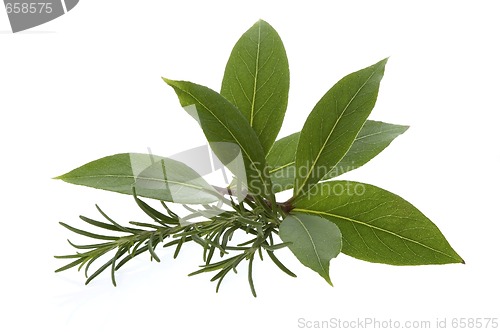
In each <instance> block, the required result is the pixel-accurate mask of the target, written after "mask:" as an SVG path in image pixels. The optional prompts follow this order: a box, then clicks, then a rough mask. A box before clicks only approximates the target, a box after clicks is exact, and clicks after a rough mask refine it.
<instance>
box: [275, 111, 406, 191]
mask: <svg viewBox="0 0 500 332" xmlns="http://www.w3.org/2000/svg"><path fill="white" fill-rule="evenodd" d="M407 129H408V126H401V125H395V124H390V123H384V122H380V121H372V120H367V121H366V122H365V124H364V125H363V128H361V131H360V132H359V134H358V136H357V137H356V139H355V140H354V143H353V144H352V146H351V147H350V149H349V151H347V153H346V155H345V156H344V157H343V158H342V160H340V162H339V163H338V164H337V165H335V166H334V167H333V168H332V169H330V171H329V172H328V173H327V174H326V175H325V176H324V177H323V178H322V179H321V180H322V181H324V180H328V179H332V178H334V177H337V176H339V175H341V174H344V173H347V172H349V171H352V170H354V169H356V168H359V167H361V166H363V165H364V164H366V163H367V162H369V161H370V160H371V159H373V158H374V157H375V156H377V155H378V154H379V153H380V152H382V151H383V150H384V149H385V148H386V147H387V146H389V144H390V143H391V142H392V141H393V140H394V139H395V138H396V137H398V136H399V135H401V134H403V133H404V132H405V131H406V130H407ZM299 137H300V132H297V133H293V134H291V135H289V136H287V137H284V138H282V139H279V140H277V141H276V142H275V143H274V145H273V147H272V148H271V150H270V151H269V153H268V155H267V162H268V164H269V167H270V171H269V174H270V175H271V181H272V183H273V189H274V192H280V191H283V190H288V189H291V188H293V185H294V180H295V152H296V150H297V145H298V142H299Z"/></svg>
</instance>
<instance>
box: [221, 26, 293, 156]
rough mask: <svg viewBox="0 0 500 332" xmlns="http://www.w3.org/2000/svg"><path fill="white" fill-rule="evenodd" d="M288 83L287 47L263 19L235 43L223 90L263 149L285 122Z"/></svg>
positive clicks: (270, 142)
mask: <svg viewBox="0 0 500 332" xmlns="http://www.w3.org/2000/svg"><path fill="white" fill-rule="evenodd" d="M289 86H290V72H289V69H288V59H287V56H286V52H285V47H284V46H283V43H282V41H281V39H280V37H279V35H278V33H277V32H276V30H274V29H273V27H272V26H271V25H269V24H268V23H267V22H265V21H262V20H260V21H258V22H257V23H255V24H254V25H253V26H252V27H251V28H250V29H249V30H248V31H247V32H245V33H244V34H243V35H242V36H241V38H240V39H239V40H238V42H237V43H236V45H235V46H234V48H233V51H232V52H231V56H230V57H229V61H228V63H227V66H226V70H225V72H224V79H223V80H222V88H221V94H222V95H223V96H224V97H226V99H227V100H229V101H230V102H231V103H233V105H235V106H236V107H237V108H238V109H239V110H240V111H241V112H242V114H243V115H244V116H245V118H246V119H247V120H248V122H249V123H250V126H251V127H252V128H253V129H254V130H255V132H256V133H257V137H258V138H259V140H260V142H261V144H262V147H263V148H264V152H267V151H269V149H270V148H271V146H272V144H273V142H274V140H275V139H276V136H277V135H278V132H279V130H280V128H281V124H282V123H283V118H284V116H285V111H286V107H287V103H288V90H289Z"/></svg>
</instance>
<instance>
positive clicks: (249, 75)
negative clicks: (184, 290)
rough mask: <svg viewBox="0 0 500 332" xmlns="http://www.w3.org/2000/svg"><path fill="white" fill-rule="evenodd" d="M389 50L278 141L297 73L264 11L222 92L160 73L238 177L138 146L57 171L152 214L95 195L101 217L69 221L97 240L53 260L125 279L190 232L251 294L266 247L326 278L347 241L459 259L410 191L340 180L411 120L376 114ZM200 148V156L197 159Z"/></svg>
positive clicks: (396, 257)
mask: <svg viewBox="0 0 500 332" xmlns="http://www.w3.org/2000/svg"><path fill="white" fill-rule="evenodd" d="M386 62H387V59H384V60H382V61H380V62H377V63H376V64H374V65H372V66H369V67H367V68H364V69H362V70H359V71H357V72H354V73H352V74H349V75H347V76H345V77H344V78H342V79H341V80H340V81H339V82H338V83H336V84H335V85H334V86H333V87H332V88H331V89H330V90H328V91H327V92H326V94H325V95H324V96H323V97H322V98H321V100H320V101H319V102H318V103H317V104H316V106H315V107H314V109H313V110H312V111H311V113H310V115H309V117H308V118H307V120H306V122H305V124H304V126H303V128H302V130H301V131H300V132H297V133H294V134H291V135H289V136H286V137H284V138H281V139H279V140H276V138H277V136H278V133H279V131H280V129H281V125H282V122H283V119H284V116H285V111H286V108H287V102H288V90H289V80H290V75H289V68H288V60H287V56H286V52H285V48H284V46H283V43H282V41H281V39H280V37H279V35H278V33H277V32H276V31H275V30H274V29H273V28H272V27H271V26H270V25H269V24H268V23H266V22H264V21H262V20H261V21H258V22H257V23H256V24H255V25H254V26H252V27H251V28H250V29H249V30H248V31H247V32H245V33H244V34H243V36H242V37H241V38H240V39H239V40H238V42H237V43H236V45H235V47H234V48H233V51H232V53H231V55H230V58H229V61H228V63H227V66H226V70H225V73H224V78H223V82H222V88H221V92H220V93H218V92H216V91H213V90H211V89H209V88H207V87H205V86H202V85H198V84H194V83H191V82H186V81H174V80H170V79H164V81H165V82H166V83H167V84H168V85H169V86H171V87H172V88H173V89H174V91H175V93H176V94H177V96H178V98H179V101H180V104H181V105H182V106H183V107H184V109H185V110H186V111H187V112H188V113H189V114H190V115H191V116H192V117H193V118H194V119H195V120H196V121H197V122H198V123H199V125H200V126H201V128H202V130H203V132H204V134H205V136H206V138H207V141H208V144H209V145H210V148H211V151H210V152H208V153H212V154H213V157H214V159H216V160H217V161H218V162H219V163H220V164H221V165H222V167H223V168H224V169H226V170H227V171H229V172H230V173H231V174H232V179H231V181H228V183H227V185H225V186H214V185H211V184H209V183H208V181H207V180H206V179H205V178H204V177H203V176H202V174H201V173H200V172H199V171H198V170H195V169H193V167H190V166H188V163H186V162H182V161H179V160H175V158H165V157H159V156H154V155H151V154H138V153H124V154H117V155H113V156H108V157H104V158H102V159H98V160H95V161H92V162H90V163H88V164H86V165H83V166H81V167H79V168H76V169H74V170H73V171H70V172H69V173H67V174H64V175H62V176H59V177H57V179H61V180H63V181H66V182H68V183H72V184H77V185H83V186H88V187H93V188H98V189H104V190H109V191H113V192H118V193H122V194H127V195H131V197H132V198H133V200H134V201H135V203H136V204H137V206H138V208H140V209H141V210H142V211H143V212H144V214H145V216H146V217H147V219H148V220H147V222H129V223H128V224H126V225H124V224H121V223H119V222H117V221H115V220H113V219H112V218H111V217H110V216H108V214H106V213H105V212H104V211H103V210H102V209H100V208H99V207H98V206H97V210H98V212H99V213H100V214H101V216H102V219H101V220H94V219H91V218H87V217H84V216H81V217H80V218H81V220H82V221H83V222H85V223H87V224H89V225H91V226H93V227H95V228H96V229H100V231H92V232H90V231H87V230H83V229H80V228H75V227H73V226H70V225H68V224H65V223H61V225H63V226H64V227H66V228H67V229H69V230H70V231H72V232H74V233H77V234H79V235H83V236H85V237H88V238H90V239H94V240H93V242H95V243H93V244H86V245H79V244H74V243H72V242H69V243H70V245H71V246H73V247H74V248H76V249H77V250H78V251H77V252H76V253H75V254H71V255H65V256H56V258H59V259H67V260H70V263H69V264H67V265H64V266H63V267H61V268H60V269H58V270H57V272H59V271H63V270H66V269H69V268H72V267H78V269H83V270H84V272H85V275H86V277H87V283H89V282H90V281H91V280H92V279H94V278H95V277H96V276H98V275H99V274H101V273H102V272H103V271H105V270H107V269H109V271H110V272H111V278H112V282H113V284H115V285H116V279H115V272H116V271H117V270H119V269H120V268H121V267H122V266H123V265H125V264H126V263H127V262H129V261H130V260H131V259H133V258H134V257H136V256H138V255H140V254H143V253H146V254H148V255H149V256H150V257H151V259H152V260H155V261H158V262H159V261H160V259H159V257H158V255H157V253H156V251H157V250H158V247H159V246H160V247H173V248H175V249H174V255H173V256H174V258H176V257H177V256H178V255H179V252H180V251H181V249H182V247H183V246H184V245H187V244H190V243H192V244H195V245H199V246H200V247H201V249H202V255H201V259H202V261H203V264H202V265H201V266H200V267H199V269H198V270H196V271H194V272H193V273H191V274H190V275H196V274H200V273H205V272H209V273H213V278H212V279H211V280H212V281H217V290H218V289H219V286H220V284H221V282H222V280H223V279H224V278H225V277H226V276H227V275H228V274H229V273H230V272H231V271H234V272H236V270H237V268H238V266H239V264H240V263H244V264H247V267H248V281H249V285H250V289H251V291H252V293H253V295H254V296H256V292H255V287H254V283H253V279H252V273H253V264H254V261H255V260H256V258H259V259H261V260H262V259H264V257H266V256H267V257H269V259H270V260H271V261H272V262H274V263H275V264H276V266H277V267H278V268H280V269H281V270H282V271H283V272H285V273H286V274H288V275H290V276H293V277H295V274H294V273H293V272H291V271H290V270H289V269H288V268H287V267H286V266H285V265H284V264H283V263H282V262H281V261H280V260H279V259H278V257H277V255H276V253H277V252H278V251H279V250H286V248H288V249H289V250H291V251H292V253H293V254H294V255H295V256H296V257H297V259H298V260H299V261H300V262H301V263H302V264H303V265H305V266H307V267H309V268H311V269H312V270H314V271H316V272H317V273H318V274H319V275H320V276H321V277H323V278H324V279H325V280H326V281H327V282H328V283H329V284H332V282H331V279H330V274H329V264H330V260H331V259H332V258H335V257H336V256H337V255H338V254H339V253H340V252H343V253H344V254H346V255H350V256H352V257H355V258H358V259H361V260H365V261H368V262H374V263H384V264H391V265H425V264H449V263H463V260H462V258H461V257H460V256H459V255H458V254H457V253H456V252H455V251H454V250H453V249H452V247H451V246H450V245H449V243H448V242H447V240H446V239H445V237H444V236H443V234H442V233H441V232H440V230H439V229H438V228H437V227H436V226H435V225H434V224H433V223H432V222H431V221H430V220H429V219H428V218H427V217H426V216H425V215H424V214H422V213H421V212H420V211H419V210H417V209H416V208H415V207H414V206H413V205H411V204H410V203H408V202H407V201H405V200H404V199H402V198H401V197H399V196H397V195H395V194H393V193H390V192H388V191H386V190H383V189H381V188H378V187H375V186H372V185H369V184H364V183H358V182H352V181H344V180H342V181H340V180H335V178H336V177H338V176H339V175H341V174H343V173H346V172H348V171H350V170H353V169H356V168H358V167H360V166H362V165H364V164H365V163H367V162H368V161H370V160H371V159H372V158H373V157H375V156H376V155H378V154H379V153H380V152H381V151H383V150H384V149H385V148H386V147H387V146H388V145H389V144H390V143H391V142H392V141H393V140H394V139H395V138H396V137H397V136H399V135H401V134H403V133H404V132H405V131H406V130H407V129H408V127H407V126H401V125H394V124H389V123H384V122H378V121H373V120H368V116H369V115H370V113H371V111H372V109H373V107H374V106H375V102H376V99H377V95H378V90H379V85H380V81H381V80H382V77H383V75H384V69H385V65H386ZM203 151H204V150H203ZM203 151H202V150H197V152H196V153H195V156H198V157H200V158H201V155H202V154H204V153H205V152H206V151H204V152H203ZM200 160H201V159H200ZM224 174H225V173H224ZM285 190H290V191H291V197H290V198H289V199H288V200H287V201H285V202H277V200H276V196H275V195H276V194H277V193H279V192H282V191H285ZM144 198H146V199H150V200H151V201H146V200H145V199H144ZM153 203H154V204H156V206H153V205H154V204H153ZM181 210H182V212H183V213H182V214H181V213H180V211H181ZM97 262H99V264H97ZM94 265H97V266H98V267H97V268H96V269H92V267H93V266H94Z"/></svg>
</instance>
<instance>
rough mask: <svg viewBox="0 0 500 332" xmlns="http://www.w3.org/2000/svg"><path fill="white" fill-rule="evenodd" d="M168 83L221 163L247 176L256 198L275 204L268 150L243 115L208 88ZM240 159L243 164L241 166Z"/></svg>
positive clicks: (238, 173) (184, 82) (237, 173)
mask: <svg viewBox="0 0 500 332" xmlns="http://www.w3.org/2000/svg"><path fill="white" fill-rule="evenodd" d="M164 80H165V82H166V83H167V84H168V85H170V86H171V87H172V88H173V89H174V90H175V92H176V93H177V96H178V98H179V101H180V103H181V105H182V106H183V107H184V109H185V110H186V111H187V112H188V113H189V114H190V115H191V116H193V117H194V118H195V119H196V120H197V121H198V123H199V124H200V126H201V128H202V129H203V132H204V133H205V137H206V138H207V140H208V142H209V144H210V146H211V148H212V150H213V151H214V153H215V154H216V155H217V157H218V158H219V159H220V161H221V162H222V163H223V164H224V165H226V166H227V167H228V168H229V169H230V170H231V171H232V172H233V173H234V174H235V175H236V176H241V174H244V175H245V177H246V179H239V180H240V181H244V180H246V184H247V187H248V190H249V191H250V192H251V193H252V194H253V195H255V196H260V197H263V198H267V199H268V200H269V201H274V196H272V192H271V180H270V179H269V174H268V170H267V167H266V160H265V154H264V150H263V149H262V145H261V144H260V142H259V139H258V138H257V135H256V134H255V131H254V130H253V129H252V128H251V127H250V125H249V123H248V122H247V120H246V119H245V118H244V117H243V115H242V114H241V112H239V110H238V109H237V108H236V107H235V106H234V105H233V104H231V103H230V102H229V101H228V100H227V99H226V98H224V97H223V96H221V95H220V94H219V93H217V92H215V91H213V90H211V89H209V88H207V87H205V86H202V85H198V84H195V83H191V82H186V81H173V80H169V79H165V78H164ZM239 155H241V158H242V163H239V162H237V160H238V156H239ZM235 160H236V162H235ZM242 164H243V165H242ZM242 168H244V169H242Z"/></svg>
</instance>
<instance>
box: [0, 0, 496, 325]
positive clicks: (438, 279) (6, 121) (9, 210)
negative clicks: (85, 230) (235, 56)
mask: <svg viewBox="0 0 500 332" xmlns="http://www.w3.org/2000/svg"><path fill="white" fill-rule="evenodd" d="M499 13H500V6H499V5H498V4H496V2H494V1H490V2H488V1H468V2H463V1H452V2H447V1H441V2H439V4H436V3H434V2H426V1H414V2H406V1H405V2H404V4H402V1H394V2H389V1H349V2H347V1H343V2H340V1H308V2H300V3H299V2H293V3H291V2H285V1H283V2H279V3H278V2H271V1H256V0H253V1H240V2H237V1H227V2H221V1H196V2H195V1H175V2H174V1H123V0H121V1H116V0H115V1H91V0H82V1H81V2H80V3H79V4H78V5H77V6H76V7H75V8H74V9H73V10H72V11H70V12H69V13H68V14H66V15H65V16H63V17H61V18H59V19H57V20H54V21H53V22H50V23H47V24H45V25H43V26H39V27H36V28H34V29H31V30H29V31H27V32H24V33H18V34H12V33H11V32H9V30H10V27H9V24H8V19H7V15H6V14H5V11H3V10H0V114H1V120H0V148H1V160H2V162H1V163H0V171H1V174H2V186H1V190H0V192H1V194H0V195H1V203H0V204H1V209H0V211H1V212H0V225H1V227H0V230H1V241H0V259H1V273H0V299H1V303H2V304H3V309H2V310H1V311H0V326H1V327H0V329H1V330H3V331H28V330H29V331H38V330H45V331H48V330H50V331H89V330H92V331H105V330H111V329H116V330H123V331H132V330H138V329H140V330H142V331H146V330H152V329H154V330H156V331H167V330H177V331H184V330H186V329H188V328H189V329H190V330H198V329H203V330H208V331H212V330H218V331H258V330H260V331H294V330H299V327H298V319H299V318H305V319H306V320H329V319H330V318H340V319H345V320H348V319H357V318H362V319H363V318H365V317H372V318H376V319H379V320H388V319H392V320H393V321H394V320H398V321H405V320H411V321H413V320H417V321H420V320H429V321H431V322H432V324H435V321H436V319H438V318H440V319H444V318H446V319H447V320H448V327H451V319H452V318H454V317H458V318H459V317H471V318H483V317H500V313H499V311H498V308H500V303H499V302H500V301H499V298H498V296H499V294H500V292H499V291H500V287H499V282H498V280H499V278H498V277H499V272H498V261H499V260H498V253H499V241H498V237H499V230H500V227H499V222H500V220H499V219H500V218H499V213H498V206H499V198H500V197H499V195H498V185H499V184H500V183H499V176H498V169H499V166H500V151H499V149H498V143H499V141H500V140H499V138H498V129H497V127H498V120H499V116H498V114H499V111H500V109H499V108H500V107H499V98H498V96H499V93H500V83H499V79H498V78H499V77H500V66H499V64H498V59H500V51H499V49H498V47H497V46H498V35H499V32H500V20H499V19H498V17H499ZM259 18H262V19H265V20H266V21H268V22H269V23H271V24H272V25H273V26H274V28H275V29H277V30H278V32H279V33H280V35H281V37H282V39H283V42H284V43H285V47H286V49H287V53H288V56H289V61H290V70H291V89H290V101H289V109H288V113H287V116H286V120H285V123H284V126H283V130H282V132H281V134H280V136H284V135H287V134H290V133H292V132H294V131H296V130H299V129H300V128H301V126H302V124H303V122H304V120H305V118H306V117H307V114H308V112H309V111H310V110H311V109H312V107H313V106H314V104H315V103H316V101H317V100H318V99H319V98H320V97H321V96H322V95H323V93H324V92H326V91H327V90H328V89H329V88H330V87H331V85H333V84H334V83H335V82H336V81H337V80H338V79H340V78H341V77H342V76H344V75H346V74H348V73H350V72H352V71H355V70H358V69H361V68H364V67H366V66H369V65H371V64H373V63H375V62H377V61H379V60H380V59H382V58H384V57H387V56H390V57H391V58H390V61H389V63H388V66H387V70H386V74H385V77H384V79H383V81H382V86H381V90H380V94H379V101H378V103H377V105H376V107H375V109H374V111H373V113H372V116H371V118H372V119H376V120H381V121H386V122H392V123H398V124H408V125H410V126H411V128H410V130H409V131H408V132H407V133H406V134H404V135H403V136H402V137H400V138H398V139H397V140H396V141H395V142H394V143H393V144H392V145H391V146H390V147H389V148H388V149H387V150H386V151H384V152H383V153H382V154H381V155H380V156H378V157H377V158H376V159H375V160H373V161H372V162H370V164H368V165H366V166H365V167H363V168H362V169H360V170H357V171H353V172H351V173H349V174H347V175H346V176H345V178H348V179H352V180H357V181H364V182H367V183H371V184H374V185H377V186H380V187H383V188H385V189H388V190H390V191H392V192H395V193H397V194H399V195H401V196H402V197H404V198H405V199H407V200H408V201H410V202H412V203H413V204H414V205H415V206H417V207H418V208H419V209H420V210H421V211H423V212H424V213H425V214H426V215H427V216H428V217H429V218H430V219H432V220H433V221H434V222H435V223H436V224H437V225H438V227H439V228H440V229H441V230H442V232H443V233H444V234H445V236H446V237H447V238H448V240H449V242H450V243H451V244H452V246H453V247H454V248H455V249H456V251H457V252H458V253H459V254H460V255H461V256H462V257H463V258H464V259H465V260H466V262H467V264H466V265H446V266H424V267H392V266H386V265H378V264H370V263H366V262H362V261H357V260H354V259H352V258H350V257H347V256H344V255H341V257H339V258H337V259H336V260H334V261H332V265H331V276H332V280H333V282H334V285H335V287H333V288H331V287H329V286H328V285H327V284H326V283H325V282H324V281H323V280H322V279H321V278H320V277H318V276H317V275H315V274H314V273H313V272H312V271H310V270H308V269H307V268H305V267H303V266H301V265H300V264H299V263H298V262H297V261H296V260H295V259H294V257H292V256H291V255H290V254H288V253H286V252H285V251H283V252H281V253H279V257H282V258H283V261H284V262H286V264H287V265H288V266H289V267H290V268H291V269H292V270H293V271H294V272H296V274H297V275H298V278H296V279H294V278H290V277H288V276H286V275H285V274H283V273H282V272H281V271H279V270H278V269H277V268H276V267H275V266H274V265H273V264H272V263H270V261H269V260H266V261H264V262H260V261H259V262H257V264H256V265H255V282H256V286H257V292H258V297H257V299H254V298H253V297H252V296H251V293H250V291H249V288H248V285H247V281H246V273H245V270H244V269H242V270H241V271H240V273H239V274H238V275H236V276H234V275H231V276H230V277H228V278H227V279H226V281H225V283H224V284H223V285H222V288H221V291H220V292H219V294H216V293H215V287H214V286H215V285H214V284H213V283H210V282H209V279H210V277H209V276H208V275H204V276H196V277H187V274H188V273H189V272H191V271H193V270H194V269H196V266H197V265H198V264H200V263H201V257H200V254H199V253H198V249H197V248H196V250H190V249H189V248H186V249H187V250H186V251H185V252H183V253H182V254H181V256H180V257H179V258H178V259H177V260H176V261H173V259H172V258H171V256H172V251H171V250H160V251H159V256H160V258H162V262H161V264H158V263H150V262H149V260H148V259H147V257H141V258H137V261H136V262H135V263H131V264H130V266H128V268H127V267H126V268H124V269H123V270H122V271H120V273H118V276H117V279H118V287H117V288H114V287H113V286H112V285H111V281H110V278H109V273H108V272H105V273H104V274H103V275H102V276H101V277H99V278H97V279H96V280H95V281H94V282H93V283H92V284H91V285H89V286H84V276H83V274H82V273H78V272H76V271H67V272H64V273H62V274H55V273H54V272H53V271H54V270H55V269H56V268H58V267H59V266H60V265H61V263H62V262H61V261H57V260H56V259H54V258H53V257H52V256H53V255H55V254H69V253H72V252H73V249H72V248H71V247H70V246H69V244H67V243H66V241H65V239H66V238H68V237H69V238H72V239H78V238H76V237H75V236H74V235H72V234H70V232H69V231H66V230H65V229H63V228H62V227H61V226H59V225H58V222H59V221H65V222H67V223H70V224H72V225H75V226H78V225H79V226H81V225H82V223H81V222H80V221H79V219H78V216H79V215H80V214H83V215H87V216H89V217H97V216H98V215H97V212H96V211H95V209H94V207H93V204H94V203H99V204H100V206H101V207H102V208H103V209H104V210H105V211H107V212H108V213H109V214H110V215H111V216H113V217H115V218H116V219H118V220H120V221H122V222H127V221H129V220H134V219H135V220H137V219H140V220H142V221H146V219H145V218H144V217H143V215H141V213H140V212H138V211H137V208H136V207H135V206H134V204H133V202H132V200H131V198H130V197H127V196H123V195H118V194H113V193H108V192H101V191H98V190H92V189H88V188H84V187H76V186H71V185H69V184H65V183H63V182H58V181H55V180H51V178H52V177H54V176H57V175H60V174H62V173H65V172H67V171H69V170H71V169H73V168H75V167H77V166H80V165H82V164H84V163H86V162H88V161H90V160H94V159H97V158H100V157H103V156H106V155H110V154H115V153H119V152H144V153H146V152H147V148H148V147H150V148H151V149H152V150H153V152H154V153H156V154H159V155H171V154H173V153H176V152H179V151H182V150H183V149H187V148H191V147H195V146H198V145H201V144H202V143H203V136H202V134H201V130H200V129H199V128H198V127H197V125H196V123H195V122H194V121H192V119H190V118H189V116H187V114H185V112H184V111H183V109H182V108H181V107H180V106H179V105H178V102H177V98H176V96H175V94H174V92H173V91H172V90H171V88H169V87H168V86H167V85H166V84H165V83H163V82H162V80H161V76H166V77H169V78H173V79H184V80H190V81H194V82H197V83H200V84H203V85H206V86H209V87H211V88H213V89H216V90H218V89H219V87H220V81H221V78H222V74H223V70H224V66H225V62H226V60H227V57H228V56H229V53H230V51H231V49H232V47H233V45H234V43H235V42H236V40H237V39H238V38H239V36H240V35H241V34H242V33H243V32H244V31H246V30H247V29H248V28H249V27H250V26H251V25H252V24H253V23H254V22H255V21H256V20H257V19H259ZM75 242H77V241H76V240H75ZM80 242H83V241H80ZM2 325H5V326H2ZM7 326H8V327H7Z"/></svg>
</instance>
